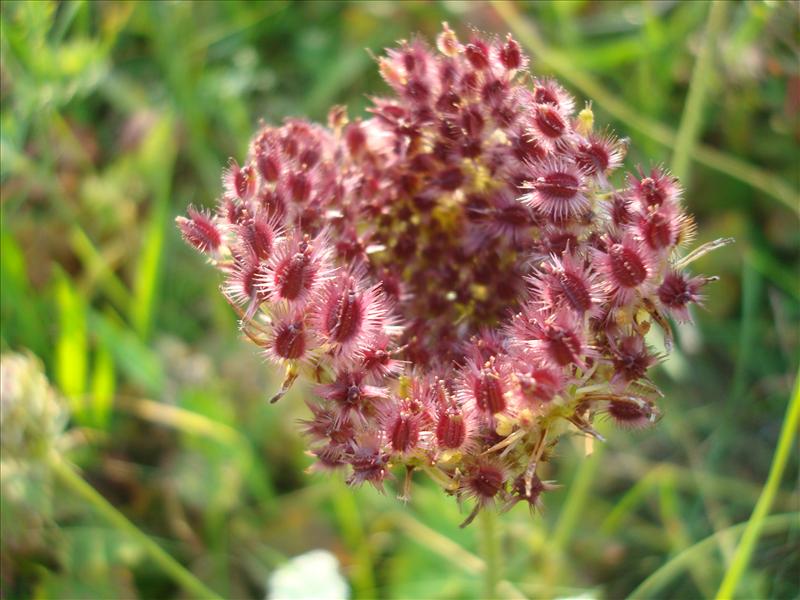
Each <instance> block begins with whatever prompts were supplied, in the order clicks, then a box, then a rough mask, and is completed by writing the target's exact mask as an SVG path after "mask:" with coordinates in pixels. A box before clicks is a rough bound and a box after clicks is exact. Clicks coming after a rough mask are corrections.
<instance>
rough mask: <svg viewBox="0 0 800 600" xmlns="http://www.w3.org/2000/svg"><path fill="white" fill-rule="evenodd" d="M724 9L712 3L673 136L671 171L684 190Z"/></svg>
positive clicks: (720, 5)
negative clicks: (676, 131) (673, 148)
mask: <svg viewBox="0 0 800 600" xmlns="http://www.w3.org/2000/svg"><path fill="white" fill-rule="evenodd" d="M727 8H728V3H727V2H724V1H722V0H718V1H716V2H712V3H711V8H710V10H709V11H708V25H707V27H706V31H705V36H704V38H703V45H702V46H701V47H700V52H699V54H698V56H697V62H696V63H695V65H694V70H693V72H692V80H691V81H690V82H689V93H688V95H687V97H686V105H685V106H684V109H683V114H682V115H681V122H680V125H679V126H678V133H677V135H676V137H675V152H674V154H673V155H672V172H673V174H674V175H675V176H676V177H677V178H678V179H680V180H681V181H682V182H683V185H684V187H688V177H689V163H690V162H691V156H692V151H693V150H694V146H695V144H696V143H697V138H698V136H699V135H700V125H701V119H702V115H703V102H704V101H705V98H706V92H707V91H708V86H709V83H710V82H711V73H710V68H711V53H712V50H713V47H714V44H715V43H716V42H717V39H718V38H719V33H720V31H721V29H722V24H723V23H724V22H725V13H726V12H727Z"/></svg>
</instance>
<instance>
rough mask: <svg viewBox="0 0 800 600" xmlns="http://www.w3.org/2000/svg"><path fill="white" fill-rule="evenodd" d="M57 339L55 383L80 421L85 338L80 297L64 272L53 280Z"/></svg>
mask: <svg viewBox="0 0 800 600" xmlns="http://www.w3.org/2000/svg"><path fill="white" fill-rule="evenodd" d="M56 304H57V307H58V340H57V341H56V382H57V383H58V386H59V387H60V388H61V391H62V392H63V393H64V395H65V396H66V397H67V398H68V399H69V401H70V405H71V407H72V411H73V415H74V416H75V417H76V418H77V419H78V421H79V422H83V421H84V419H85V418H86V408H87V407H86V406H85V401H84V399H83V395H84V394H85V392H86V379H87V367H88V337H87V331H86V306H85V304H84V300H83V298H82V297H81V296H80V294H79V293H78V291H77V290H76V289H75V288H74V287H73V285H72V283H71V282H70V280H69V279H68V278H67V276H66V275H65V274H64V273H59V275H58V277H57V280H56Z"/></svg>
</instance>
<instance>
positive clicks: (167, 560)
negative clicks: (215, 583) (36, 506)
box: [48, 454, 221, 600]
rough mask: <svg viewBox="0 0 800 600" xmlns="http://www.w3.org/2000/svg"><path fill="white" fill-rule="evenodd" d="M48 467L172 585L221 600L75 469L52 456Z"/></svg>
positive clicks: (192, 595)
mask: <svg viewBox="0 0 800 600" xmlns="http://www.w3.org/2000/svg"><path fill="white" fill-rule="evenodd" d="M48 464H49V466H50V468H51V469H52V472H53V474H54V475H55V476H56V477H57V478H58V479H59V481H60V482H61V483H62V484H63V485H64V486H65V487H67V488H69V489H70V491H72V492H74V493H75V494H76V495H77V496H80V497H81V498H83V499H84V500H85V501H86V502H88V503H89V504H90V505H91V506H92V508H94V509H95V510H96V511H97V512H98V513H99V514H100V515H102V517H103V518H104V519H105V520H106V521H108V522H109V523H110V524H111V525H113V526H114V527H115V528H117V529H118V530H119V531H121V532H123V533H126V534H127V535H129V536H130V537H131V538H133V539H135V540H136V541H137V542H138V543H139V544H140V545H141V546H142V548H143V549H144V550H145V552H147V554H148V555H149V556H150V558H152V559H153V560H154V561H155V562H156V563H158V565H159V566H160V567H161V569H162V570H163V571H164V573H166V574H167V575H168V576H169V577H170V578H172V580H173V581H175V583H177V584H178V585H180V586H181V587H182V588H183V589H184V590H186V592H187V593H189V594H190V595H191V597H193V598H213V599H215V600H221V596H219V595H218V594H216V593H215V592H213V591H212V590H210V589H209V588H207V587H206V586H205V584H203V583H202V582H201V581H200V580H199V579H197V578H196V577H195V576H194V575H192V574H191V573H190V572H189V571H187V570H186V568H185V567H183V565H181V564H180V563H179V562H178V561H176V560H175V559H174V558H172V557H171V556H170V555H169V554H167V553H166V552H165V551H164V550H163V549H162V548H161V546H159V545H158V544H156V543H155V542H154V541H153V540H151V539H150V538H149V537H148V536H147V535H145V534H144V533H143V532H142V531H141V530H140V529H139V528H138V527H136V525H134V524H133V523H131V522H130V521H129V520H128V519H127V518H126V517H125V516H124V515H123V514H122V513H121V512H119V511H118V510H117V509H116V508H114V506H112V505H111V503H110V502H108V500H106V499H105V498H103V496H101V495H100V493H98V492H97V490H95V489H94V488H93V487H92V486H91V485H89V484H88V483H86V481H84V480H83V479H82V478H81V477H80V475H78V474H77V473H76V472H75V470H74V469H73V468H72V467H71V466H70V465H68V464H67V463H65V462H64V460H63V459H61V457H59V456H57V455H56V454H52V455H51V456H50V458H49V460H48Z"/></svg>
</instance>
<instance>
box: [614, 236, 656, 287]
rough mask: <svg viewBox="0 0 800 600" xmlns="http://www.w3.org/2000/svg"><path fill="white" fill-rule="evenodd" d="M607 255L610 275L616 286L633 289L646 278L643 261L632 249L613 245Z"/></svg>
mask: <svg viewBox="0 0 800 600" xmlns="http://www.w3.org/2000/svg"><path fill="white" fill-rule="evenodd" d="M608 255H609V258H610V259H611V273H612V275H613V276H614V279H615V280H616V282H617V284H618V285H620V286H622V287H627V288H633V287H636V286H637V285H639V284H640V283H642V282H643V281H644V280H645V279H646V278H647V268H646V267H645V265H644V261H643V260H642V259H641V257H640V256H639V255H638V254H637V253H636V251H635V250H633V249H632V248H627V247H625V246H623V245H622V244H614V245H613V246H611V248H610V249H609V254H608Z"/></svg>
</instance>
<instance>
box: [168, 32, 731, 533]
mask: <svg viewBox="0 0 800 600" xmlns="http://www.w3.org/2000/svg"><path fill="white" fill-rule="evenodd" d="M436 46H437V49H438V51H437V50H434V49H431V48H430V47H429V46H428V45H426V44H425V43H424V42H423V41H422V40H414V41H411V42H405V41H404V42H401V43H400V44H399V47H398V48H396V49H392V50H389V51H388V52H387V54H386V56H385V57H383V58H381V59H380V60H379V67H380V72H381V74H382V76H383V78H384V80H385V81H386V82H387V84H388V85H389V86H390V87H391V89H392V92H393V94H392V95H391V96H390V97H388V98H374V99H373V100H372V108H371V109H370V113H371V117H370V118H369V119H365V120H361V119H355V120H353V121H349V120H348V118H347V115H346V111H345V110H344V109H343V108H341V107H336V108H334V109H332V110H331V112H330V115H329V123H328V126H327V127H323V126H320V125H316V124H310V123H307V122H305V121H301V120H289V121H287V122H286V123H285V124H284V125H283V126H281V127H269V126H267V127H264V128H263V129H261V131H259V132H258V134H257V135H256V137H255V138H254V139H253V140H252V142H251V145H250V151H249V154H248V156H247V159H246V161H245V162H244V165H239V164H238V163H236V162H235V161H231V163H230V166H229V168H228V169H227V170H226V171H225V174H224V176H223V184H224V192H223V195H222V198H221V200H220V202H219V206H218V208H217V211H216V212H215V213H214V214H207V213H204V212H201V211H198V210H194V209H192V208H190V209H189V212H188V216H187V217H185V218H184V217H180V218H178V225H179V227H180V229H181V231H182V233H183V235H184V237H185V239H186V240H187V241H188V242H189V243H190V244H191V245H193V246H194V247H195V248H197V249H198V250H200V251H201V252H203V253H204V254H206V255H207V256H208V257H209V258H210V260H211V262H212V263H213V264H214V265H215V266H216V267H217V268H218V269H219V270H220V271H222V273H223V275H224V277H225V281H224V284H223V293H224V294H225V296H226V297H227V299H228V300H229V301H230V303H231V305H232V306H234V307H235V309H236V310H237V311H238V312H239V315H240V316H241V329H242V331H243V332H244V333H245V334H246V335H247V337H248V338H250V339H251V340H252V341H253V342H254V343H255V344H256V345H258V346H259V347H260V348H262V349H263V352H264V355H265V356H267V357H268V358H269V359H270V360H271V361H273V362H276V363H278V364H281V365H283V366H284V367H285V369H286V377H285V380H284V383H283V386H282V388H281V390H280V391H279V392H278V394H277V395H276V396H275V398H274V399H277V398H279V397H280V396H282V395H283V393H285V391H286V390H287V389H288V388H289V386H290V385H291V384H292V383H293V382H294V381H295V379H296V378H297V377H298V376H302V377H304V378H305V379H307V380H310V381H311V382H313V383H314V388H313V392H314V399H313V400H310V401H309V402H308V405H309V408H310V412H311V417H310V418H309V419H308V420H307V421H305V422H304V428H305V432H306V434H307V436H308V438H309V440H310V448H311V452H312V454H313V455H314V456H315V457H316V466H317V467H318V468H325V469H328V468H330V469H333V468H340V467H341V468H348V469H349V479H348V481H349V482H350V483H354V484H357V483H362V482H369V483H371V484H373V485H374V486H376V487H377V488H379V489H382V485H383V482H384V480H385V479H387V478H388V477H392V473H393V472H400V473H403V476H404V483H403V484H402V486H401V487H402V490H403V491H402V495H403V497H407V495H408V493H409V490H410V485H411V481H412V474H413V472H414V471H423V472H425V473H427V474H428V475H430V476H431V477H432V478H433V479H434V480H435V481H437V482H438V483H440V484H441V485H442V487H443V488H444V489H445V490H446V491H447V492H448V493H451V494H454V495H456V496H458V497H459V498H474V499H475V500H476V502H475V505H474V510H473V511H472V514H471V515H470V517H469V518H468V519H467V521H466V522H469V521H471V520H472V518H473V517H474V516H475V514H477V512H478V511H479V510H480V509H481V508H483V507H486V506H487V505H491V504H496V503H498V504H500V506H501V507H503V508H508V507H510V506H513V505H514V504H516V503H517V502H521V501H523V502H526V503H528V504H529V505H530V506H531V507H535V506H536V505H537V504H538V503H539V501H540V495H541V493H542V492H544V491H546V490H547V489H548V488H549V487H550V483H549V482H545V481H542V479H540V477H539V467H540V465H541V464H542V463H544V462H546V461H547V460H548V457H549V455H551V454H552V451H553V446H554V444H555V442H556V440H557V439H558V437H559V436H560V435H563V433H565V432H568V431H570V430H572V431H576V432H578V433H581V434H585V435H592V436H595V437H599V436H598V434H597V432H596V431H595V430H594V428H593V426H592V423H593V420H594V419H595V418H597V417H598V416H603V415H605V416H608V417H609V418H611V419H613V420H614V421H615V422H617V423H619V424H621V425H624V426H631V427H636V426H643V425H646V424H648V423H651V422H653V421H654V420H655V419H656V418H657V414H658V412H657V409H656V406H655V401H656V399H657V398H658V397H659V395H660V394H659V391H658V389H657V388H656V387H655V386H654V385H653V383H652V382H651V381H650V380H649V379H648V377H647V372H648V369H649V368H650V367H651V366H652V365H654V364H655V363H656V362H657V361H658V360H659V358H660V357H659V356H658V355H656V354H655V353H654V352H653V351H652V350H651V349H650V348H649V347H648V345H647V344H646V343H645V335H646V334H647V332H648V330H649V329H650V326H651V323H655V324H657V325H658V326H660V327H661V328H662V329H663V331H664V335H665V337H666V340H667V342H669V339H670V326H669V322H668V317H672V318H674V319H676V320H679V321H686V320H688V319H689V306H690V305H691V304H693V303H697V302H699V301H700V300H701V299H702V296H701V290H702V288H703V286H704V285H705V284H706V283H707V282H709V281H711V280H712V279H713V278H711V277H703V276H695V277H691V276H689V275H688V274H687V273H686V272H685V267H686V265H687V264H688V263H689V262H690V261H692V260H693V259H694V258H696V257H697V256H699V255H700V254H702V253H704V252H705V251H707V250H708V249H710V248H713V247H716V246H718V245H719V244H720V243H721V241H720V242H714V243H712V244H709V245H707V246H704V247H702V248H700V249H698V250H696V251H695V252H692V253H690V254H687V255H686V256H684V257H683V258H680V254H681V252H680V248H681V247H682V246H684V245H685V244H686V243H687V242H688V241H689V240H691V238H692V237H693V235H694V224H693V221H692V219H691V217H690V216H688V215H687V214H686V213H685V212H684V211H683V209H682V207H681V201H680V196H681V190H680V187H679V185H678V182H677V181H676V180H675V179H674V178H673V177H672V176H671V175H670V174H669V173H668V172H666V171H665V170H664V169H662V168H654V169H652V170H651V171H650V172H649V173H643V172H641V171H640V172H639V173H638V174H636V175H633V174H631V175H628V177H627V181H626V183H625V185H624V186H623V187H622V188H620V189H615V188H614V187H613V186H612V185H611V183H610V182H609V174H610V173H611V172H612V171H613V170H614V169H616V168H617V167H619V166H620V165H621V163H622V160H623V158H624V154H625V145H624V144H623V143H622V142H621V141H619V140H617V139H616V138H614V137H613V136H612V135H611V134H609V133H605V132H604V133H595V132H594V131H593V115H592V112H591V109H590V108H589V107H587V108H585V109H584V110H582V111H580V112H579V113H578V114H577V115H576V114H575V102H574V100H573V98H572V97H571V96H570V95H569V94H568V93H567V92H566V91H565V90H564V89H563V88H562V87H561V86H560V85H559V84H558V83H556V82H555V81H553V80H550V79H538V78H535V77H532V76H531V75H530V74H529V73H528V71H527V63H528V59H527V58H526V57H525V56H524V55H523V53H522V52H521V49H520V46H519V44H518V43H517V42H516V41H514V40H513V39H512V38H511V36H508V37H507V38H506V39H505V40H500V39H494V38H489V37H486V36H481V35H478V34H473V35H472V37H471V39H470V40H469V42H468V43H462V42H460V41H459V40H458V39H457V37H456V35H455V33H454V32H453V31H451V30H450V29H449V28H448V27H447V25H446V24H445V25H444V29H443V31H442V33H441V34H440V35H439V37H438V39H437V44H436ZM667 347H668V343H667Z"/></svg>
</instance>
